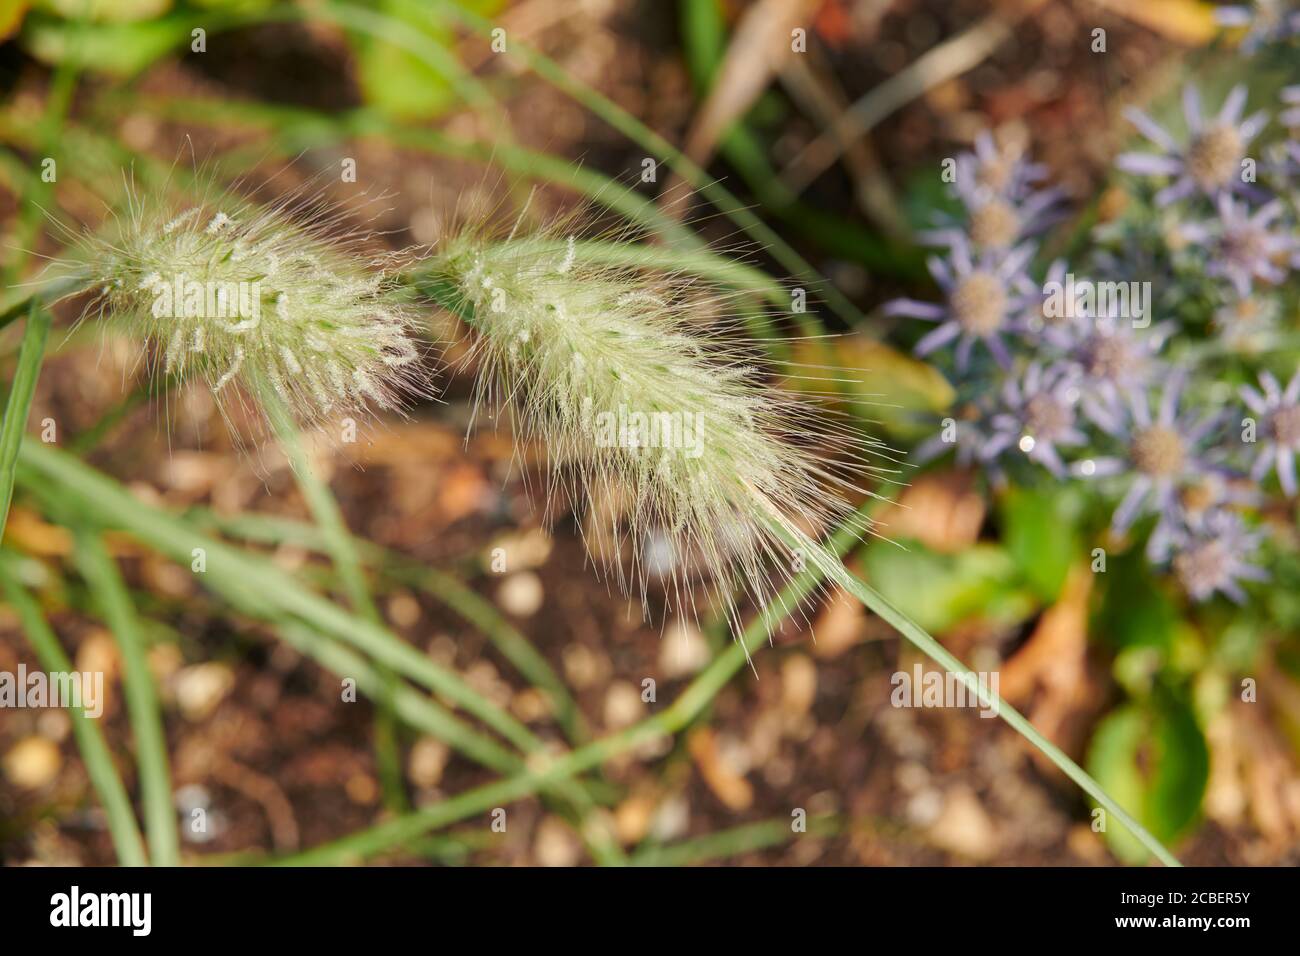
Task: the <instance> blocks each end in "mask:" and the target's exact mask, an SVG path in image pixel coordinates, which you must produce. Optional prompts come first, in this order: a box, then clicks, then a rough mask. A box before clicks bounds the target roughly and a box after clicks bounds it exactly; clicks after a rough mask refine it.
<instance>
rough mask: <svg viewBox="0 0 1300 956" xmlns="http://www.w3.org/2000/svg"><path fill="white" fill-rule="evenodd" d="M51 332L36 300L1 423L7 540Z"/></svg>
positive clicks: (0, 508)
mask: <svg viewBox="0 0 1300 956" xmlns="http://www.w3.org/2000/svg"><path fill="white" fill-rule="evenodd" d="M49 332H50V313H49V312H48V311H47V310H46V309H44V308H43V307H42V306H41V305H40V304H39V303H36V302H33V303H32V304H31V307H30V308H29V309H28V310H27V328H26V329H25V330H24V332H23V344H22V347H21V349H20V350H19V352H18V368H17V369H16V370H15V371H14V380H13V385H12V386H11V387H10V389H9V400H8V402H6V403H5V415H4V422H3V423H0V541H2V540H4V531H5V522H6V520H7V519H8V517H9V502H10V501H11V500H12V499H13V494H14V469H15V468H16V467H17V465H18V449H19V447H20V446H21V445H22V440H23V429H25V428H26V427H27V413H28V412H29V411H30V410H31V407H32V396H33V395H34V394H35V392H36V379H37V377H38V376H39V375H40V374H41V362H42V360H43V359H44V357H45V340H46V339H47V338H48V337H49Z"/></svg>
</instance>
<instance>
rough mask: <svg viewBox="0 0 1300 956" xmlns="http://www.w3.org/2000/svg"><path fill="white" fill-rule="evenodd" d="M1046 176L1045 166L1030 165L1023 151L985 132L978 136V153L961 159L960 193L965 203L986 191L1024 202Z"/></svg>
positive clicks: (959, 160) (976, 146) (958, 176)
mask: <svg viewBox="0 0 1300 956" xmlns="http://www.w3.org/2000/svg"><path fill="white" fill-rule="evenodd" d="M1046 175H1047V168H1046V167H1045V166H1043V165H1041V164H1039V163H1030V162H1026V160H1025V158H1024V156H1023V155H1022V154H1021V153H1020V151H1019V150H1016V149H1013V148H1010V147H1007V146H1002V145H999V144H998V142H997V141H996V140H995V139H994V138H993V134H992V133H990V132H988V131H987V130H984V131H982V132H981V133H980V134H979V135H978V136H976V137H975V149H974V151H973V152H966V153H962V154H960V155H959V156H958V157H957V180H956V186H957V194H958V196H960V197H962V199H963V201H965V199H966V195H967V194H973V193H975V192H976V191H978V190H986V191H988V192H991V193H993V194H994V195H997V196H1002V197H1003V198H1005V199H1009V200H1011V201H1012V202H1020V201H1021V200H1023V199H1026V198H1028V196H1029V194H1030V192H1031V191H1032V190H1033V186H1034V184H1035V183H1037V182H1039V181H1041V180H1042V179H1043V178H1044V177H1045V176H1046ZM967 205H968V206H969V205H970V204H969V202H967Z"/></svg>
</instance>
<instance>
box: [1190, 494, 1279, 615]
mask: <svg viewBox="0 0 1300 956" xmlns="http://www.w3.org/2000/svg"><path fill="white" fill-rule="evenodd" d="M1263 537H1264V535H1263V533H1262V532H1259V531H1250V530H1248V529H1247V528H1246V526H1245V525H1244V524H1243V523H1242V520H1241V517H1240V516H1239V515H1237V514H1235V513H1234V512H1231V511H1223V510H1220V511H1215V512H1213V513H1211V514H1209V515H1207V516H1206V518H1205V520H1204V521H1202V522H1199V523H1198V524H1197V525H1196V526H1194V527H1186V528H1182V529H1180V530H1179V532H1178V533H1177V534H1175V535H1174V539H1173V541H1172V548H1171V550H1172V551H1173V552H1174V556H1173V560H1172V562H1171V565H1172V568H1173V572H1174V574H1175V576H1176V577H1177V578H1178V583H1179V584H1181V585H1182V587H1183V590H1184V591H1186V592H1187V594H1188V596H1189V597H1190V598H1191V599H1192V600H1193V601H1198V602H1199V601H1207V600H1209V599H1210V598H1211V597H1213V596H1214V594H1215V592H1219V593H1221V594H1224V595H1226V596H1227V597H1228V598H1229V599H1230V600H1232V601H1234V602H1235V603H1237V604H1245V603H1246V592H1245V591H1243V590H1242V588H1241V584H1240V583H1239V582H1240V581H1243V580H1245V581H1266V580H1268V574H1267V573H1266V572H1265V571H1264V570H1263V568H1259V567H1256V566H1255V565H1253V564H1251V563H1250V561H1249V559H1250V557H1251V556H1252V555H1253V554H1254V553H1255V551H1256V550H1257V549H1258V547H1259V542H1260V541H1261V540H1262V539H1263Z"/></svg>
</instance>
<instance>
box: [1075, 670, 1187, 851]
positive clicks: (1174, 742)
mask: <svg viewBox="0 0 1300 956" xmlns="http://www.w3.org/2000/svg"><path fill="white" fill-rule="evenodd" d="M1087 769H1088V772H1089V773H1091V774H1092V775H1093V776H1094V777H1095V778H1096V779H1097V782H1098V783H1100V784H1101V786H1102V787H1103V788H1104V789H1105V790H1106V792H1107V793H1109V794H1110V795H1111V796H1112V797H1113V798H1114V799H1115V800H1116V801H1117V802H1118V803H1119V804H1120V805H1121V806H1123V807H1124V808H1125V809H1126V810H1128V811H1129V812H1130V813H1131V814H1133V816H1134V817H1136V818H1137V820H1138V822H1139V823H1141V824H1142V825H1143V826H1145V827H1146V828H1147V829H1148V830H1150V831H1151V833H1152V834H1153V835H1154V836H1155V837H1156V839H1158V840H1160V841H1161V842H1162V843H1168V842H1170V841H1171V840H1173V839H1174V838H1175V837H1177V836H1178V835H1179V834H1181V833H1182V832H1184V831H1185V830H1186V829H1187V827H1188V826H1189V825H1190V824H1191V823H1192V821H1193V820H1195V818H1196V816H1197V813H1198V812H1199V810H1200V807H1201V799H1202V797H1203V796H1204V794H1205V784H1206V780H1207V779H1208V777H1209V771H1210V754H1209V749H1208V748H1207V747H1206V744H1205V737H1204V735H1203V734H1202V733H1201V728H1200V726H1199V725H1198V724H1197V722H1196V718H1195V716H1194V714H1193V713H1192V709H1191V707H1190V706H1189V705H1188V704H1187V702H1186V701H1184V700H1183V699H1181V698H1179V697H1175V696H1174V695H1172V694H1169V693H1160V694H1157V695H1155V696H1153V697H1152V698H1151V700H1150V701H1148V702H1146V703H1143V704H1127V705H1125V706H1124V707H1121V708H1120V709H1119V710H1116V711H1113V712H1112V713H1110V714H1109V715H1108V716H1107V717H1105V718H1104V719H1103V720H1102V721H1101V723H1100V724H1099V725H1098V727H1097V731H1096V733H1095V734H1094V735H1093V738H1092V745H1091V746H1090V747H1089V749H1088V760H1087ZM1105 835H1106V842H1107V843H1108V844H1109V845H1110V847H1111V849H1112V850H1113V851H1114V853H1115V855H1116V856H1118V857H1119V858H1120V859H1121V860H1124V861H1125V862H1126V863H1141V862H1143V861H1145V860H1146V859H1147V857H1148V853H1147V851H1146V849H1144V848H1143V847H1142V845H1141V844H1140V843H1138V841H1137V839H1136V838H1135V837H1134V836H1133V835H1132V834H1130V833H1129V832H1128V831H1127V830H1126V829H1125V828H1124V827H1123V826H1122V825H1121V824H1120V823H1119V822H1118V821H1115V820H1108V821H1107V822H1106V829H1105Z"/></svg>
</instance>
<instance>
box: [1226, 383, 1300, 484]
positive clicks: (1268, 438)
mask: <svg viewBox="0 0 1300 956" xmlns="http://www.w3.org/2000/svg"><path fill="white" fill-rule="evenodd" d="M1259 385H1260V388H1261V389H1262V390H1263V394H1261V393H1260V392H1259V391H1257V390H1256V389H1254V388H1251V387H1250V386H1249V385H1243V386H1242V387H1241V400H1242V401H1243V402H1245V403H1246V405H1247V406H1249V408H1250V410H1251V411H1252V412H1254V413H1255V414H1256V415H1258V416H1259V417H1260V419H1261V421H1260V423H1259V426H1260V434H1259V436H1258V444H1259V451H1258V452H1257V453H1256V456H1255V463H1254V465H1253V466H1252V467H1251V469H1250V477H1251V478H1253V479H1254V480H1255V481H1262V480H1263V479H1264V476H1265V475H1267V474H1268V473H1269V472H1270V471H1271V470H1273V469H1276V470H1277V478H1278V481H1279V482H1281V484H1282V490H1283V491H1284V492H1285V493H1286V496H1287V497H1288V498H1293V497H1295V493H1296V475H1295V456H1296V453H1297V452H1300V371H1298V372H1296V373H1295V374H1294V375H1292V376H1291V381H1289V382H1287V385H1286V388H1285V389H1283V388H1282V387H1281V386H1280V385H1279V384H1278V381H1277V379H1276V378H1274V377H1273V375H1272V374H1271V373H1270V372H1261V373H1260V374H1259Z"/></svg>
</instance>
